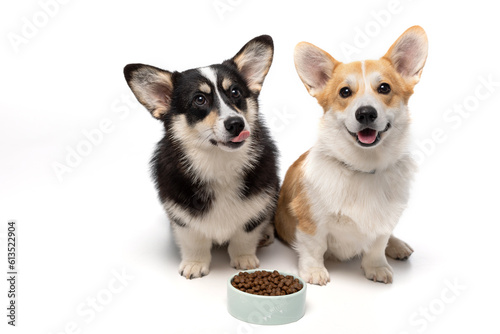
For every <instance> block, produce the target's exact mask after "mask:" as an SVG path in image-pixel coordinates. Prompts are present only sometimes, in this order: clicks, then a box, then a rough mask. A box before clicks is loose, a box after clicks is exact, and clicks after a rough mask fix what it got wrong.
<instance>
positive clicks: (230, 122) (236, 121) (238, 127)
mask: <svg viewBox="0 0 500 334" xmlns="http://www.w3.org/2000/svg"><path fill="white" fill-rule="evenodd" d="M224 127H225V128H226V130H227V132H229V134H230V135H232V136H237V135H239V134H240V132H241V131H243V129H244V128H245V122H244V121H243V118H241V117H229V118H228V119H226V120H225V121H224Z"/></svg>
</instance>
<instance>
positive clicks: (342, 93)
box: [339, 87, 352, 99]
mask: <svg viewBox="0 0 500 334" xmlns="http://www.w3.org/2000/svg"><path fill="white" fill-rule="evenodd" d="M339 95H340V96H341V97H342V98H344V99H346V98H348V97H349V96H351V95H352V91H351V89H350V88H349V87H342V88H340V92H339Z"/></svg>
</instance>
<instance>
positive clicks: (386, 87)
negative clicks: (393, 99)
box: [377, 82, 391, 94]
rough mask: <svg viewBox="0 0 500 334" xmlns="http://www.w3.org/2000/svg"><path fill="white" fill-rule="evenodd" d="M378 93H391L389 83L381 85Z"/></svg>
mask: <svg viewBox="0 0 500 334" xmlns="http://www.w3.org/2000/svg"><path fill="white" fill-rule="evenodd" d="M377 91H378V92H379V93H380V94H389V93H390V92H391V86H389V84H388V83H385V82H383V83H381V84H380V86H378V89H377Z"/></svg>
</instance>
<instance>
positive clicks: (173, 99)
mask: <svg viewBox="0 0 500 334" xmlns="http://www.w3.org/2000/svg"><path fill="white" fill-rule="evenodd" d="M273 52H274V46H273V40H272V38H271V37H270V36H267V35H263V36H259V37H256V38H254V39H252V40H251V41H249V42H248V43H247V44H246V45H245V46H244V47H243V48H242V49H241V50H240V51H239V52H238V53H237V54H236V55H235V56H234V57H233V58H232V59H229V60H226V61H224V62H222V63H221V64H216V65H211V66H207V67H201V68H196V69H190V70H187V71H184V72H169V71H165V70H162V69H159V68H156V67H153V66H148V65H143V64H129V65H127V66H125V68H124V74H125V79H126V81H127V83H128V85H129V87H130V88H131V89H132V91H133V93H134V94H135V96H136V97H137V99H138V100H139V102H140V103H142V104H143V105H144V106H145V107H146V109H148V110H149V112H150V113H151V114H152V115H153V117H155V118H157V119H159V120H160V121H162V122H163V124H164V126H165V135H164V137H163V139H162V140H161V141H160V142H159V143H158V146H157V148H156V152H155V153H154V156H153V158H152V161H151V164H152V174H153V177H154V180H155V183H156V187H157V190H158V194H159V198H160V200H161V203H162V204H163V206H164V208H165V211H166V212H167V215H168V218H169V220H170V222H171V225H172V230H173V232H174V235H175V239H176V241H177V243H178V245H179V248H180V251H181V255H182V262H181V264H180V267H179V273H180V274H181V275H182V276H184V277H186V278H188V279H191V278H197V277H202V276H205V275H207V274H208V272H209V266H210V261H211V248H212V245H214V244H219V245H222V244H227V245H228V252H229V255H230V258H231V266H233V267H235V268H237V269H252V268H256V267H258V266H259V260H258V258H257V256H256V249H257V246H258V245H259V243H260V244H261V245H264V244H269V243H272V242H273V240H274V227H273V225H272V223H271V221H272V219H273V215H274V212H275V208H276V203H277V199H278V193H279V178H278V169H277V154H278V151H277V148H276V146H275V144H274V142H273V140H272V139H271V137H270V135H269V131H268V129H267V127H266V126H265V124H263V120H262V119H261V118H260V117H259V109H258V101H257V99H258V96H259V93H260V90H261V88H262V84H263V82H264V79H265V77H266V75H267V73H268V71H269V68H270V66H271V63H272V60H273Z"/></svg>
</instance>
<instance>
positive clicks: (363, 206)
mask: <svg viewBox="0 0 500 334" xmlns="http://www.w3.org/2000/svg"><path fill="white" fill-rule="evenodd" d="M427 47H428V46H427V37H426V34H425V32H424V30H423V29H422V28H421V27H419V26H414V27H411V28H409V29H408V30H407V31H405V32H404V33H403V34H402V35H401V36H400V37H399V39H398V40H397V41H396V42H395V43H394V44H393V45H392V46H391V48H390V49H389V51H387V53H386V54H385V55H384V56H383V57H382V58H380V59H379V60H366V61H357V62H352V63H348V64H344V63H341V62H339V61H337V60H336V59H334V58H333V57H332V56H330V55H329V54H328V53H327V52H325V51H323V50H321V49H320V48H318V47H316V46H314V45H312V44H309V43H306V42H302V43H299V44H298V45H297V46H296V48H295V54H294V58H295V66H296V69H297V72H298V74H299V76H300V79H301V80H302V82H303V83H304V85H305V86H306V88H307V90H308V92H309V94H311V95H312V96H313V97H315V98H316V99H317V101H318V102H319V104H320V105H321V106H322V107H323V110H324V115H323V117H322V119H321V122H320V126H319V135H318V139H317V142H316V143H315V145H314V146H313V147H312V148H311V149H310V150H309V151H308V152H306V153H304V154H303V155H302V156H301V157H300V158H299V159H298V160H297V161H296V162H295V163H294V164H293V165H292V166H291V167H290V168H289V170H288V172H287V174H286V177H285V180H284V182H283V186H282V189H281V192H280V197H279V200H278V208H277V213H276V216H275V225H276V229H277V232H278V235H279V237H280V238H281V239H282V240H283V241H285V242H286V243H288V244H290V245H291V246H292V247H293V248H295V250H296V251H297V252H298V256H299V274H300V276H301V277H302V278H303V279H304V280H305V281H307V282H309V283H312V284H319V285H325V284H326V283H327V282H329V280H330V277H329V273H328V271H327V270H326V268H325V266H324V256H325V255H326V254H329V255H333V256H334V257H335V258H337V259H339V260H348V259H351V258H353V257H356V256H362V261H361V267H362V269H363V270H364V273H365V276H366V277H367V278H368V279H370V280H374V281H379V282H384V283H391V282H392V276H393V272H392V268H391V266H390V265H389V263H388V262H387V258H386V255H387V256H389V257H391V258H394V259H400V260H402V259H407V258H408V257H409V256H410V255H411V254H412V253H413V250H412V248H411V247H410V246H408V245H407V244H406V243H405V242H403V241H401V240H399V239H397V238H395V237H394V236H393V235H392V231H393V230H394V227H395V226H396V224H397V222H398V220H399V218H400V216H401V214H402V213H403V211H404V209H405V207H406V205H407V202H408V198H409V187H410V182H411V180H412V176H413V173H414V171H415V163H414V161H413V160H412V158H411V156H410V152H409V124H410V115H409V111H408V100H409V98H410V96H411V95H412V94H413V87H414V86H415V84H416V83H417V82H418V81H419V79H420V75H421V74H422V69H423V67H424V64H425V61H426V58H427Z"/></svg>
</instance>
